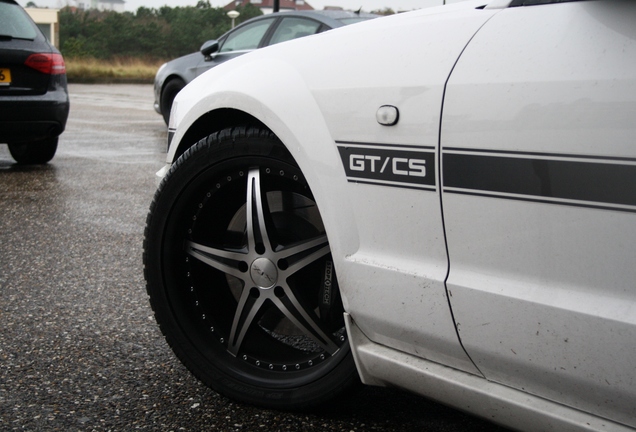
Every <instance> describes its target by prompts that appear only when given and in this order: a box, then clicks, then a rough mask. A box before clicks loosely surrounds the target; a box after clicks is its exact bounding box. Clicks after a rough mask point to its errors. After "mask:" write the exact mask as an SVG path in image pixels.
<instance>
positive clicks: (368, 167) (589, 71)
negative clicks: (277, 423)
mask: <svg viewBox="0 0 636 432" xmlns="http://www.w3.org/2000/svg"><path fill="white" fill-rule="evenodd" d="M635 23H636V2H633V1H619V0H617V1H569V2H565V1H549V0H534V1H533V0H525V1H519V0H513V1H510V0H492V1H491V2H490V3H488V0H476V1H472V0H471V1H467V2H463V3H458V4H454V5H450V6H443V7H438V8H432V9H424V10H420V11H415V12H411V13H405V14H400V15H394V16H391V17H386V18H381V19H377V20H373V21H369V22H366V23H362V24H358V25H355V26H350V27H346V28H342V29H337V30H334V31H331V32H328V33H325V34H321V35H318V36H311V37H308V38H305V39H301V40H297V41H291V42H288V43H284V44H280V45H277V46H274V47H272V48H266V49H263V50H259V51H256V52H254V53H251V54H248V55H245V56H243V57H240V58H238V59H236V60H233V61H231V62H228V63H226V64H223V65H221V66H219V67H218V68H215V69H213V70H211V71H210V72H208V73H206V74H204V75H202V76H201V77H199V78H197V79H196V80H195V81H193V82H192V83H191V84H190V85H188V86H187V87H186V88H185V89H184V90H183V91H182V92H181V93H179V96H178V97H177V99H176V102H175V106H174V107H173V110H172V116H171V119H170V133H169V136H170V139H171V145H170V149H169V153H168V165H167V167H166V169H164V170H162V172H161V174H162V175H164V178H163V180H162V181H161V184H160V186H159V189H158V191H157V193H156V195H155V198H154V201H153V204H152V206H151V210H150V213H149V215H148V221H147V228H146V239H145V253H144V262H145V275H146V279H147V288H148V292H149V295H150V300H151V303H152V306H153V308H154V310H155V314H156V318H157V320H158V322H159V324H160V326H161V329H162V331H163V332H164V334H165V336H166V338H167V340H168V342H169V343H170V345H171V347H172V348H173V350H174V351H175V353H176V354H177V356H178V357H179V358H180V359H181V360H182V361H183V363H184V364H185V365H186V366H187V367H188V368H189V369H190V370H191V371H192V372H193V373H194V374H195V375H196V376H197V377H198V378H199V379H201V380H202V381H203V382H204V383H206V384H207V385H209V386H210V387H212V388H213V389H215V390H217V391H219V392H220V393H222V394H224V395H227V396H229V397H231V398H234V399H237V400H241V401H245V402H248V403H253V404H259V405H262V406H268V407H274V408H299V407H305V406H309V405H313V404H320V403H323V402H325V401H327V400H328V399H329V398H333V397H335V396H337V395H340V394H342V393H343V392H345V391H347V390H348V389H350V388H352V387H354V386H355V384H356V383H357V382H358V381H359V380H361V381H362V382H363V383H365V384H371V385H391V386H398V387H401V388H405V389H408V390H411V391H414V392H417V393H420V394H422V395H425V396H427V397H430V398H433V399H436V400H438V401H441V402H443V403H445V404H449V405H452V406H455V407H457V408H458V409H461V410H465V411H468V412H471V413H474V414H477V415H480V416H483V417H485V418H488V419H490V420H492V421H494V422H497V423H500V424H503V425H506V426H509V427H513V428H516V429H528V430H558V431H565V430H578V429H587V430H612V431H616V430H623V429H625V430H630V429H633V428H636V24H635Z"/></svg>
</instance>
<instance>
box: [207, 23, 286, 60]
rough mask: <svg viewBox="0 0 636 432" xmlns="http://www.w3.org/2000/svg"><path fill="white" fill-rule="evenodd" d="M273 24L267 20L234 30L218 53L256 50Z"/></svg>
mask: <svg viewBox="0 0 636 432" xmlns="http://www.w3.org/2000/svg"><path fill="white" fill-rule="evenodd" d="M273 22H274V20H273V19H267V20H262V21H257V22H255V23H252V24H248V25H246V26H243V27H241V28H238V29H236V31H234V32H232V33H230V34H229V35H228V36H227V38H226V39H225V42H224V43H223V46H222V47H221V50H220V51H219V52H222V53H224V52H232V51H242V50H253V49H256V48H258V46H259V45H260V43H261V40H262V39H263V36H265V33H267V29H269V27H270V26H271V25H272V23H273Z"/></svg>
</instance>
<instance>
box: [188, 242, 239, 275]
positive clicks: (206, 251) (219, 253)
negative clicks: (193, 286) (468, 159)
mask: <svg viewBox="0 0 636 432" xmlns="http://www.w3.org/2000/svg"><path fill="white" fill-rule="evenodd" d="M185 249H186V253H187V254H188V255H190V256H192V257H194V258H196V259H198V260H199V261H201V262H203V263H205V264H207V265H209V266H210V267H212V268H215V269H217V270H219V271H222V272H223V273H227V274H229V275H232V276H235V277H237V278H239V279H242V280H245V278H246V276H245V273H243V272H241V271H240V270H239V269H238V263H239V262H241V261H243V260H245V254H243V253H240V252H231V251H226V250H223V249H215V248H211V247H208V246H203V245H201V244H198V243H195V242H193V241H188V242H186V246H185ZM230 263H234V264H235V265H234V266H232V265H231V264H230Z"/></svg>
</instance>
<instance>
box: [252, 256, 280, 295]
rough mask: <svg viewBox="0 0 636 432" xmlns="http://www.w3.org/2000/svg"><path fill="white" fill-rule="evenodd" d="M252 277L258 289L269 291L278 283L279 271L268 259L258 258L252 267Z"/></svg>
mask: <svg viewBox="0 0 636 432" xmlns="http://www.w3.org/2000/svg"><path fill="white" fill-rule="evenodd" d="M250 276H251V277H252V280H253V281H254V283H255V284H256V286H257V287H259V288H262V289H269V288H272V287H273V286H274V285H276V282H277V281H278V270H277V269H276V266H275V265H274V263H273V262H271V261H270V260H268V259H267V258H257V259H256V260H254V262H253V263H252V265H251V266H250Z"/></svg>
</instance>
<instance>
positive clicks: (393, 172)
mask: <svg viewBox="0 0 636 432" xmlns="http://www.w3.org/2000/svg"><path fill="white" fill-rule="evenodd" d="M337 145H338V151H339V152H340V158H341V159H342V165H343V167H344V169H345V172H346V174H347V180H349V181H350V182H355V183H371V184H378V185H384V186H394V187H406V188H415V189H426V190H435V151H434V149H433V148H432V147H415V146H398V145H386V144H363V143H352V142H342V141H339V142H337Z"/></svg>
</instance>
